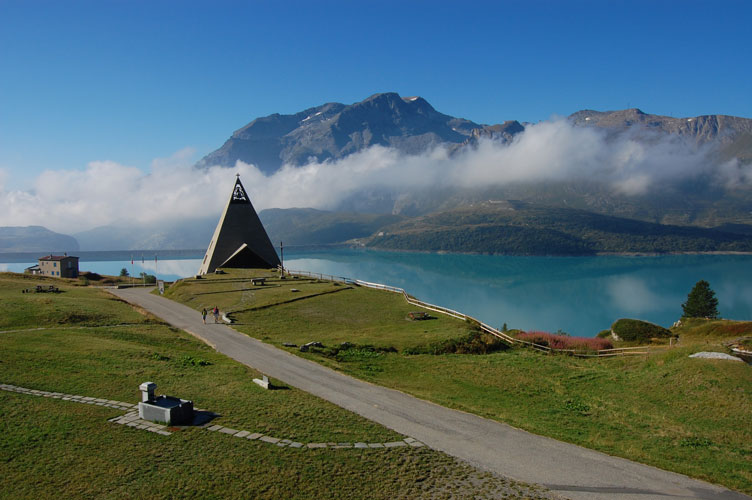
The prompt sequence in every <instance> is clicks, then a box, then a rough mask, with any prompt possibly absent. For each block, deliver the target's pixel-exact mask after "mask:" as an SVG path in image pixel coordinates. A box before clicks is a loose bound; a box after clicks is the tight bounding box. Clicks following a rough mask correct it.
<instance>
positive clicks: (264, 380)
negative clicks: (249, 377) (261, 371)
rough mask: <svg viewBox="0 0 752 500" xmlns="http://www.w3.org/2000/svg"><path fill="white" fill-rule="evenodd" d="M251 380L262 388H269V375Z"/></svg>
mask: <svg viewBox="0 0 752 500" xmlns="http://www.w3.org/2000/svg"><path fill="white" fill-rule="evenodd" d="M253 382H254V383H256V384H258V385H260V386H261V387H263V388H264V389H269V388H270V387H271V386H270V385H269V377H267V376H266V375H264V376H263V377H262V378H261V379H257V378H255V379H253Z"/></svg>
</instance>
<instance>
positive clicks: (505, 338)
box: [285, 269, 649, 358]
mask: <svg viewBox="0 0 752 500" xmlns="http://www.w3.org/2000/svg"><path fill="white" fill-rule="evenodd" d="M285 272H286V273H287V274H289V275H292V276H306V277H309V278H315V279H320V280H327V281H337V282H339V283H345V284H353V285H358V286H363V287H366V288H374V289H377V290H385V291H387V292H392V293H398V294H401V295H402V296H403V297H404V298H405V300H406V301H407V303H408V304H411V305H414V306H418V307H422V308H423V309H427V310H429V311H433V312H436V313H439V314H444V315H446V316H451V317H452V318H457V319H461V320H463V321H469V322H472V323H477V324H478V326H479V327H480V329H481V331H483V332H485V333H488V334H489V335H493V336H494V337H496V338H498V339H500V340H501V341H502V342H504V343H505V344H507V345H509V346H513V345H520V346H524V347H529V348H531V349H534V350H536V351H540V352H544V353H546V354H568V355H570V356H575V357H578V358H608V357H614V356H636V355H647V354H649V349H648V348H647V347H645V346H639V347H619V348H615V349H601V350H598V351H588V352H582V351H579V350H577V349H552V348H550V347H548V346H544V345H539V344H535V343H533V342H529V341H527V340H522V339H518V338H515V337H512V336H511V335H507V334H506V333H504V332H502V331H501V330H498V329H496V328H494V327H492V326H490V325H487V324H485V323H483V322H482V321H478V320H477V319H475V318H473V317H472V316H468V315H467V314H464V313H461V312H459V311H455V310H454V309H449V308H447V307H442V306H437V305H435V304H429V303H428V302H423V301H422V300H418V299H416V298H415V297H412V296H410V295H408V293H407V292H406V291H405V290H404V289H402V288H399V287H396V286H391V285H384V284H381V283H371V282H368V281H363V280H355V279H349V278H345V277H344V276H332V275H331V274H322V273H312V272H308V271H292V270H289V269H285Z"/></svg>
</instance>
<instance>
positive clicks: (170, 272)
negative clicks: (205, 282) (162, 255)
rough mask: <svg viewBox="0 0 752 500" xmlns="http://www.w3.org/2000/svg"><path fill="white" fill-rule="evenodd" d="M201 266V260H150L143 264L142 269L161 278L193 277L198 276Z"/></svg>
mask: <svg viewBox="0 0 752 500" xmlns="http://www.w3.org/2000/svg"><path fill="white" fill-rule="evenodd" d="M200 266H201V259H186V260H159V261H157V262H154V261H153V260H149V261H145V262H144V263H143V264H141V268H142V269H145V270H146V272H147V273H149V274H156V275H157V277H159V278H165V277H166V276H173V277H179V278H184V277H187V276H193V275H195V274H198V269H199V267H200Z"/></svg>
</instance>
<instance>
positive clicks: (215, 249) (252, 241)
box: [199, 177, 280, 274]
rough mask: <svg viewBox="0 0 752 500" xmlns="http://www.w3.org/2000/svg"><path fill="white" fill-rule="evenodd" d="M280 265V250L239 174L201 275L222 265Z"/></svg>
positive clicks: (204, 261) (202, 265) (202, 266)
mask: <svg viewBox="0 0 752 500" xmlns="http://www.w3.org/2000/svg"><path fill="white" fill-rule="evenodd" d="M279 265H280V261H279V257H278V256H277V252H276V251H275V250H274V246H273V245H272V242H271V241H270V240H269V236H268V235H267V234H266V230H265V229H264V226H263V224H261V220H260V219H259V216H258V214H256V210H254V208H253V205H252V204H251V199H250V198H249V197H248V193H247V192H246V190H245V188H243V184H242V183H241V182H240V177H238V178H237V180H236V181H235V187H234V188H233V190H232V195H231V196H230V200H229V201H228V202H227V206H226V207H225V211H224V212H222V217H220V218H219V223H218V224H217V229H215V230H214V236H212V239H211V243H209V248H208V249H207V250H206V255H204V260H203V262H202V263H201V268H200V269H199V274H206V273H212V272H214V270H215V269H217V268H219V267H235V268H256V267H259V268H264V267H267V268H269V267H277V266H279Z"/></svg>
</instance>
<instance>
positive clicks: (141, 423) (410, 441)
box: [0, 384, 425, 450]
mask: <svg viewBox="0 0 752 500" xmlns="http://www.w3.org/2000/svg"><path fill="white" fill-rule="evenodd" d="M0 390H3V391H9V392H18V393H21V394H28V395H31V396H42V397H45V398H54V399H61V400H63V401H72V402H74V403H84V404H90V405H95V406H103V407H106V408H114V409H117V410H125V411H126V413H125V415H121V416H119V417H113V418H110V419H108V422H112V423H114V424H120V425H125V426H127V427H132V428H134V429H140V430H145V431H149V432H154V433H156V434H159V435H162V436H169V435H170V434H172V432H174V431H175V430H179V429H180V428H185V426H173V427H168V426H166V425H162V424H158V423H156V422H150V421H148V420H142V419H140V418H139V417H138V405H137V404H131V403H124V402H122V401H113V400H111V399H99V398H93V397H91V396H77V395H74V394H63V393H61V392H48V391H40V390H37V389H27V388H25V387H18V386H15V385H10V384H0ZM196 411H198V412H200V411H206V410H202V409H199V408H197V409H196ZM198 427H199V428H202V429H205V430H207V431H210V432H217V433H219V434H228V435H230V436H234V437H236V438H241V439H247V440H249V441H261V442H264V443H268V444H270V445H274V446H278V447H280V448H296V449H316V448H329V449H335V450H337V449H344V448H351V449H354V448H359V449H366V448H400V447H405V446H407V447H413V448H420V447H422V446H425V444H423V443H421V442H420V441H418V440H417V439H414V438H411V437H408V438H405V439H403V440H402V441H392V442H390V443H365V442H358V443H334V442H327V443H299V442H297V441H293V440H291V439H282V438H277V437H273V436H266V435H264V434H262V433H260V432H253V433H252V432H250V431H244V430H237V429H233V428H230V427H225V426H223V425H217V424H212V423H211V422H209V423H206V424H203V425H199V426H198Z"/></svg>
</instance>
